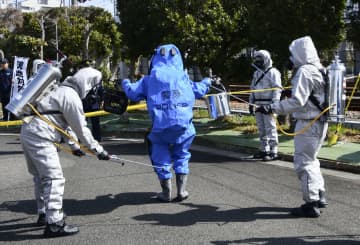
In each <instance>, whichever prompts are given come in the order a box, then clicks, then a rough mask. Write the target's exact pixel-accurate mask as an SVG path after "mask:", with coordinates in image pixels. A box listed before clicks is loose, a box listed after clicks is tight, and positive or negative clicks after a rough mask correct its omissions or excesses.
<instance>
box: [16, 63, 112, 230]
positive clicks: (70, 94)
mask: <svg viewBox="0 0 360 245" xmlns="http://www.w3.org/2000/svg"><path fill="white" fill-rule="evenodd" d="M101 77H102V75H101V72H99V71H98V70H96V69H94V68H91V67H88V68H83V69H81V70H79V71H78V72H77V73H76V74H75V75H74V76H72V77H68V78H66V79H65V81H64V82H63V83H62V84H61V85H60V86H59V87H58V88H57V89H56V90H54V91H52V92H51V93H50V94H49V95H48V96H46V97H44V99H43V100H41V102H40V103H39V104H38V106H37V110H38V111H39V112H40V113H44V115H43V116H44V117H46V118H47V119H48V120H50V121H51V122H53V123H54V124H55V125H57V126H58V127H61V128H62V129H66V128H68V127H69V126H70V127H71V129H72V131H73V132H74V133H75V134H76V135H77V137H78V138H79V139H80V141H81V142H82V144H84V145H85V146H87V147H88V148H89V149H91V150H93V151H94V152H95V153H96V154H97V155H100V154H103V155H104V154H105V155H107V152H106V151H104V149H103V147H102V146H101V145H100V144H99V143H98V142H97V141H96V140H95V139H94V138H93V136H92V134H91V131H90V130H89V129H88V127H87V126H86V120H85V116H84V112H83V107H82V102H81V99H83V98H85V96H86V94H87V93H88V92H89V91H90V89H91V88H92V87H93V86H95V85H96V84H98V83H100V82H101ZM47 112H54V113H53V114H47ZM62 136H63V135H62V134H61V133H60V132H59V131H57V130H56V129H54V128H53V127H52V126H50V125H49V124H47V123H46V122H44V121H43V120H42V119H40V118H39V117H37V116H35V117H34V118H33V119H32V120H31V121H30V122H29V123H27V124H24V125H23V126H22V128H21V143H22V146H23V149H24V155H25V158H26V162H27V166H28V170H29V172H30V173H31V174H32V175H33V176H34V183H35V197H36V200H37V205H38V212H39V213H45V212H46V221H47V223H48V224H52V223H57V222H59V221H62V220H63V212H62V207H63V193H64V184H65V178H64V176H63V171H62V168H61V164H60V160H59V156H58V152H57V148H56V146H55V145H54V142H56V143H59V142H60V141H61V138H62ZM99 159H100V158H99ZM102 160H108V159H102Z"/></svg>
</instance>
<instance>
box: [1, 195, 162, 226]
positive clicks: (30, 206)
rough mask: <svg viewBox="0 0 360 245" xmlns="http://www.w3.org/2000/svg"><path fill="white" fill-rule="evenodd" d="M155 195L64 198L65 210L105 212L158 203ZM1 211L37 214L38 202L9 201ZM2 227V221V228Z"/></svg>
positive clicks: (89, 212) (86, 213)
mask: <svg viewBox="0 0 360 245" xmlns="http://www.w3.org/2000/svg"><path fill="white" fill-rule="evenodd" d="M155 195H156V193H154V192H127V193H120V194H117V195H112V194H107V195H102V196H97V197H96V198H95V199H88V200H76V199H64V210H65V212H66V213H67V214H68V215H69V216H77V215H81V216H83V215H96V214H104V213H110V212H112V211H113V210H114V209H116V208H118V207H120V206H125V205H144V204H151V203H158V201H157V200H156V199H155V198H154V197H155ZM0 211H11V212H15V213H25V214H33V215H35V214H36V202H35V200H20V201H7V202H3V203H2V204H1V205H0ZM1 228H2V227H1V223H0V230H1Z"/></svg>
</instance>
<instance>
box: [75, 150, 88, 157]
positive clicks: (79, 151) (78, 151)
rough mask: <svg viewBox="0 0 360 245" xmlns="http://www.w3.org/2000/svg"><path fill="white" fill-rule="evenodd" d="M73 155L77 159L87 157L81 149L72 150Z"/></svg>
mask: <svg viewBox="0 0 360 245" xmlns="http://www.w3.org/2000/svg"><path fill="white" fill-rule="evenodd" d="M72 154H73V155H74V156H77V157H82V156H85V153H84V152H83V151H82V150H80V149H76V150H72Z"/></svg>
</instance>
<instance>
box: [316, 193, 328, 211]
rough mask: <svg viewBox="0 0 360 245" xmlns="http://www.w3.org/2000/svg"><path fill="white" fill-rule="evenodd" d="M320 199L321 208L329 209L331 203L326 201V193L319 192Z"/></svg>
mask: <svg viewBox="0 0 360 245" xmlns="http://www.w3.org/2000/svg"><path fill="white" fill-rule="evenodd" d="M319 198H320V200H319V202H318V206H319V208H327V206H328V205H329V203H328V202H327V200H326V197H325V191H319Z"/></svg>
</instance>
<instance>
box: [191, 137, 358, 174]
mask: <svg viewBox="0 0 360 245" xmlns="http://www.w3.org/2000/svg"><path fill="white" fill-rule="evenodd" d="M194 144H197V145H202V146H207V147H213V148H217V149H222V150H228V151H241V152H244V153H248V154H254V153H255V152H256V151H257V150H258V149H257V148H253V147H249V146H242V145H234V144H224V143H219V142H215V141H212V140H208V139H205V138H203V137H201V136H197V137H195V139H194ZM278 155H279V160H282V161H287V162H293V157H294V156H293V155H290V154H284V153H281V152H279V153H278ZM319 161H320V166H321V167H322V168H327V169H333V170H340V171H345V172H351V173H356V174H360V166H357V165H353V164H350V163H344V162H339V161H334V160H330V159H324V158H319Z"/></svg>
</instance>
